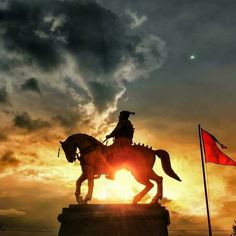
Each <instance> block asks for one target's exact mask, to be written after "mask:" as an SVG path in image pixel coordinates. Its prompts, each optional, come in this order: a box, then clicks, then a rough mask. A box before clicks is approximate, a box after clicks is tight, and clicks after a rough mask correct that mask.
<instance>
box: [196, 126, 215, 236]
mask: <svg viewBox="0 0 236 236" xmlns="http://www.w3.org/2000/svg"><path fill="white" fill-rule="evenodd" d="M198 134H199V141H200V150H201V160H202V174H203V182H204V190H205V200H206V210H207V222H208V233H209V236H212V230H211V220H210V211H209V204H208V194H207V184H206V173H205V164H204V163H205V162H204V151H203V144H202V135H201V126H200V125H198Z"/></svg>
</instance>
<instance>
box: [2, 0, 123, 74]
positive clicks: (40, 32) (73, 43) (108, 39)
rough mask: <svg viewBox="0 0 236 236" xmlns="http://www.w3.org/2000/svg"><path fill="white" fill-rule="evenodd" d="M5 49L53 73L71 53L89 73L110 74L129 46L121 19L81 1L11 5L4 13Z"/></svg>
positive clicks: (29, 2)
mask: <svg viewBox="0 0 236 236" xmlns="http://www.w3.org/2000/svg"><path fill="white" fill-rule="evenodd" d="M1 13H2V14H1V15H2V17H1V18H0V20H1V23H2V26H3V27H4V28H5V30H6V32H5V34H4V39H5V46H6V47H7V48H8V49H9V50H13V51H20V52H22V54H24V55H27V56H28V57H29V58H30V59H32V60H34V61H36V62H37V63H38V64H39V65H40V66H41V67H42V68H45V69H50V68H54V67H55V66H57V65H59V64H60V63H61V62H62V53H61V52H60V49H61V48H64V49H67V50H69V51H70V52H71V53H72V54H73V55H74V56H75V57H76V58H78V60H79V63H82V65H83V66H84V67H86V68H87V69H89V70H91V69H93V70H94V69H95V70H96V71H99V72H108V71H109V70H111V69H112V68H113V67H114V66H116V65H117V64H118V63H119V60H120V58H121V56H122V50H124V48H125V47H126V46H127V45H126V42H125V38H124V37H125V35H124V32H125V30H124V29H123V26H122V24H121V23H120V21H119V18H118V17H117V16H116V15H115V14H113V13H112V12H111V11H109V10H106V9H104V8H102V7H100V6H99V5H97V4H96V3H87V4H82V3H81V2H80V1H57V0H52V1H45V0H44V1H39V0H38V1H34V2H32V1H28V0H27V1H21V0H12V1H10V7H9V9H8V10H6V11H2V12H1Z"/></svg>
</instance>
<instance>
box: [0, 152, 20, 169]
mask: <svg viewBox="0 0 236 236" xmlns="http://www.w3.org/2000/svg"><path fill="white" fill-rule="evenodd" d="M19 164H20V161H19V160H18V159H17V158H15V156H14V153H13V152H12V151H8V152H6V153H5V154H4V155H3V156H2V157H1V158H0V169H1V170H3V169H5V168H8V167H11V168H13V167H16V166H18V165H19Z"/></svg>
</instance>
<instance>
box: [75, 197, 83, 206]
mask: <svg viewBox="0 0 236 236" xmlns="http://www.w3.org/2000/svg"><path fill="white" fill-rule="evenodd" d="M76 201H77V203H78V204H82V203H83V201H84V200H83V197H82V196H78V197H76Z"/></svg>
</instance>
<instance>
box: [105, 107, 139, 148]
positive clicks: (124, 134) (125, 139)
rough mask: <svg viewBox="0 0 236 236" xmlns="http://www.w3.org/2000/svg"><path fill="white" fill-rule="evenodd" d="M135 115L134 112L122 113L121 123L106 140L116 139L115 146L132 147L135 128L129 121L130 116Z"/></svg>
mask: <svg viewBox="0 0 236 236" xmlns="http://www.w3.org/2000/svg"><path fill="white" fill-rule="evenodd" d="M131 114H132V115H135V113H134V112H130V111H121V112H120V116H119V122H118V123H117V125H116V127H115V129H114V130H113V131H112V132H111V133H110V134H109V135H107V136H106V139H108V138H112V137H114V145H115V146H125V145H128V146H130V145H131V144H132V140H133V136H134V127H133V125H132V123H131V121H130V120H129V116H130V115H131Z"/></svg>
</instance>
